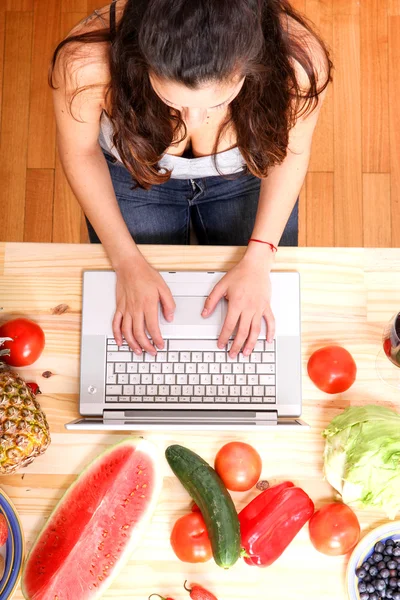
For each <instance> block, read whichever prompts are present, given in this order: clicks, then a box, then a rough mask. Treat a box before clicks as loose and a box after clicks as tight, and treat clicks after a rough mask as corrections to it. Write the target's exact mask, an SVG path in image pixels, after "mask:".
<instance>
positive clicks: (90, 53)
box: [53, 0, 125, 111]
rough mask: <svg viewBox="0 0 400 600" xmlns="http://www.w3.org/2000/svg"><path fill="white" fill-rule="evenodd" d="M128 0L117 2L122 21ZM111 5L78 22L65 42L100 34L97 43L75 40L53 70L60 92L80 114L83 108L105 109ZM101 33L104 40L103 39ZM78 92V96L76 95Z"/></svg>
mask: <svg viewBox="0 0 400 600" xmlns="http://www.w3.org/2000/svg"><path fill="white" fill-rule="evenodd" d="M124 5H125V0H117V3H116V9H117V10H116V14H117V19H119V18H120V16H121V14H122V11H123V7H124ZM109 15H110V5H108V6H105V7H103V8H100V9H98V10H96V11H95V12H94V13H92V14H91V15H89V16H88V17H85V19H82V20H81V21H80V22H79V23H77V24H76V25H75V26H74V27H73V28H72V29H71V31H70V32H69V33H68V35H67V36H66V38H65V40H68V39H71V38H74V37H75V36H80V35H83V34H89V35H92V36H95V37H96V35H97V34H98V36H99V39H98V41H92V42H90V43H89V42H85V41H80V40H76V41H74V40H73V39H71V41H70V42H69V43H67V44H65V45H64V46H63V47H62V48H61V50H60V52H59V54H58V57H57V61H56V64H55V67H54V73H53V82H54V85H55V86H56V88H57V89H59V90H60V91H64V93H65V94H66V96H67V97H69V98H70V99H72V98H73V97H74V100H73V104H74V109H75V110H77V109H78V110H79V111H81V109H82V105H83V104H85V106H86V107H88V106H90V105H94V106H97V107H98V106H99V105H100V106H101V108H102V109H103V108H104V102H105V96H106V91H107V88H108V85H109V81H110V70H109V51H110V43H109V41H108V39H107V34H108V32H109V26H110V21H109V19H110V17H109ZM102 34H104V36H105V39H104V41H103V40H102ZM78 91H79V93H78V94H77V92H78Z"/></svg>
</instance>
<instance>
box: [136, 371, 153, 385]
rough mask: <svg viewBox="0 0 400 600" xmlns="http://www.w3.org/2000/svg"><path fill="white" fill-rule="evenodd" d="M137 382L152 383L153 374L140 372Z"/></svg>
mask: <svg viewBox="0 0 400 600" xmlns="http://www.w3.org/2000/svg"><path fill="white" fill-rule="evenodd" d="M139 383H145V384H148V383H153V375H152V374H150V373H141V375H140V382H139Z"/></svg>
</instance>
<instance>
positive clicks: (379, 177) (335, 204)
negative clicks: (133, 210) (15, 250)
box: [0, 0, 400, 247]
mask: <svg viewBox="0 0 400 600" xmlns="http://www.w3.org/2000/svg"><path fill="white" fill-rule="evenodd" d="M106 3H107V1H106V0H105V1H104V2H102V1H101V0H0V118H1V129H0V142H1V144H0V215H1V220H0V240H2V241H23V240H24V241H37V242H39V241H40V242H51V241H53V242H80V241H87V234H86V229H85V226H84V223H83V219H82V214H81V211H80V208H79V206H78V203H77V201H76V200H75V198H74V196H73V194H72V192H71V191H70V189H69V187H68V184H67V182H66V180H65V177H64V175H63V172H62V168H61V166H60V162H59V160H58V158H57V154H56V148H55V125H54V119H53V114H52V113H53V111H52V103H51V94H50V91H49V89H48V86H47V68H48V63H49V57H50V55H51V51H52V49H53V48H54V47H55V45H56V42H57V41H58V40H59V39H60V38H61V37H62V36H63V35H64V34H65V33H66V32H68V31H69V30H70V29H71V27H72V26H73V25H74V24H75V23H76V22H78V21H79V20H80V19H81V18H83V17H84V16H85V15H87V14H89V13H90V12H92V11H93V10H94V9H95V8H97V7H99V6H102V5H104V4H106ZM293 4H294V5H295V6H296V7H297V8H298V9H299V10H301V11H302V12H304V13H305V14H306V15H307V16H308V17H309V18H310V19H311V20H312V21H313V22H314V23H315V24H316V25H317V27H318V28H319V30H320V32H321V33H322V35H323V37H324V39H325V40H326V41H327V43H328V45H329V46H330V47H331V49H332V52H333V60H334V63H335V67H336V70H335V74H334V79H335V81H334V86H333V88H332V89H331V92H330V95H329V99H328V101H327V103H326V106H325V107H324V109H323V114H322V115H321V118H320V123H319V125H318V130H317V132H316V134H315V138H314V147H313V154H312V159H311V164H310V170H309V173H308V175H307V179H306V183H305V186H304V189H303V191H302V195H301V207H300V215H301V216H300V244H301V245H308V246H378V247H381V246H398V245H399V244H398V242H399V236H400V108H399V104H400V71H399V65H400V0H293ZM396 234H397V235H396Z"/></svg>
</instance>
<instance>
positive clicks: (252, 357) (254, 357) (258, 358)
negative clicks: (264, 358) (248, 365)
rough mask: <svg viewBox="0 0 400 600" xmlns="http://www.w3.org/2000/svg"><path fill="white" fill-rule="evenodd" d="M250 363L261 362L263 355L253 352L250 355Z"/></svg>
mask: <svg viewBox="0 0 400 600" xmlns="http://www.w3.org/2000/svg"><path fill="white" fill-rule="evenodd" d="M250 362H252V363H259V362H261V354H260V353H259V352H254V350H253V352H252V353H251V354H250Z"/></svg>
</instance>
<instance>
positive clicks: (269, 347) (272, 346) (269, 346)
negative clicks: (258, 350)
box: [264, 340, 275, 352]
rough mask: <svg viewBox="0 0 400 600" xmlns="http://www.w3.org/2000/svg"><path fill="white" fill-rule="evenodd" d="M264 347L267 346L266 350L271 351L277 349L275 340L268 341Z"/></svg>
mask: <svg viewBox="0 0 400 600" xmlns="http://www.w3.org/2000/svg"><path fill="white" fill-rule="evenodd" d="M264 348H265V351H266V352H271V351H273V350H275V340H272V342H267V341H266V342H265V345H264Z"/></svg>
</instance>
